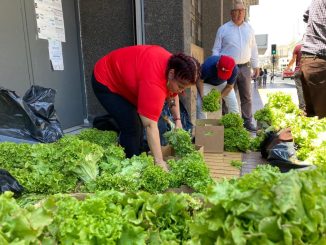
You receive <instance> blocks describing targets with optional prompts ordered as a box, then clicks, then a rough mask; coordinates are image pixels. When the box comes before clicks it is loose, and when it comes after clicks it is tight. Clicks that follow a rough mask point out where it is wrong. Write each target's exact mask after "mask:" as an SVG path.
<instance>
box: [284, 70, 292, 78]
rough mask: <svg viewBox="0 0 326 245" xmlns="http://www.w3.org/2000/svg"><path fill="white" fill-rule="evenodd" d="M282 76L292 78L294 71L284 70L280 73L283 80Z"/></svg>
mask: <svg viewBox="0 0 326 245" xmlns="http://www.w3.org/2000/svg"><path fill="white" fill-rule="evenodd" d="M284 78H290V79H293V78H294V71H292V70H284V71H283V73H282V80H284Z"/></svg>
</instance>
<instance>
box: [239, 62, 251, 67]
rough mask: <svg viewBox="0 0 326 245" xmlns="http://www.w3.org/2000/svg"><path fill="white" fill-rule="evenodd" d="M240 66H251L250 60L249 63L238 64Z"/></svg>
mask: <svg viewBox="0 0 326 245" xmlns="http://www.w3.org/2000/svg"><path fill="white" fill-rule="evenodd" d="M237 66H238V67H244V66H248V67H249V62H247V63H243V64H237Z"/></svg>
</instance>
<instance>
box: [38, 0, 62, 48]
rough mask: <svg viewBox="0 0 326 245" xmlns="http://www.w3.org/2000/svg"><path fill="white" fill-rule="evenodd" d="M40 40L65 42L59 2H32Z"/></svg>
mask: <svg viewBox="0 0 326 245" xmlns="http://www.w3.org/2000/svg"><path fill="white" fill-rule="evenodd" d="M34 6H35V14H36V23H37V35H38V38H40V39H48V40H50V39H55V40H59V41H61V42H65V41H66V36H65V27H64V19H63V11H62V3H61V0H34Z"/></svg>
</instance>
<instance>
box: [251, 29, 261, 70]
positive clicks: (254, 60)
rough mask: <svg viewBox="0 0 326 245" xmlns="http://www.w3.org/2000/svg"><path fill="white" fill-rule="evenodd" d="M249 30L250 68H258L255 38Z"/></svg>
mask: <svg viewBox="0 0 326 245" xmlns="http://www.w3.org/2000/svg"><path fill="white" fill-rule="evenodd" d="M250 29H251V58H250V62H251V66H252V67H253V68H257V67H259V64H258V48H257V43H256V38H255V32H254V30H253V29H252V28H250Z"/></svg>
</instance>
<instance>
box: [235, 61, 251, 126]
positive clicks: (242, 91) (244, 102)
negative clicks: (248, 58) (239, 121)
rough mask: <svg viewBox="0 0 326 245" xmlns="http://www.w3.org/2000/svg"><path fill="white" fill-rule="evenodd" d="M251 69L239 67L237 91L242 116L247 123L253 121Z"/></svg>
mask: <svg viewBox="0 0 326 245" xmlns="http://www.w3.org/2000/svg"><path fill="white" fill-rule="evenodd" d="M251 80H252V78H251V67H250V66H241V67H239V73H238V76H237V82H236V84H235V90H236V91H238V92H239V96H240V104H241V114H242V118H243V120H244V122H245V123H251V121H252V88H251Z"/></svg>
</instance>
